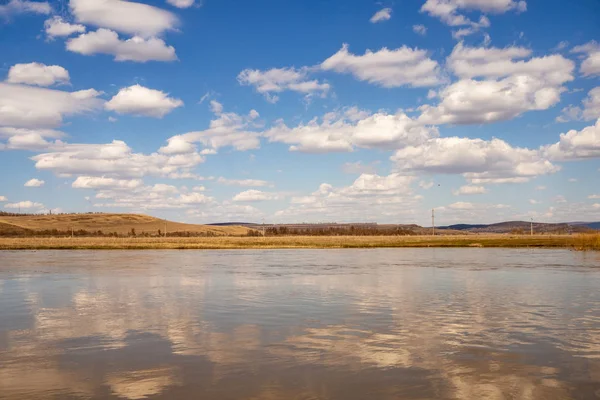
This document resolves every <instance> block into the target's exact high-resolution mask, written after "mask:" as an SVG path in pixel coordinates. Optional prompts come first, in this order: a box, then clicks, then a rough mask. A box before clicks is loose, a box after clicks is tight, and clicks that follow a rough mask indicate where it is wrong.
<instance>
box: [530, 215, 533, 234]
mask: <svg viewBox="0 0 600 400" xmlns="http://www.w3.org/2000/svg"><path fill="white" fill-rule="evenodd" d="M530 234H531V236H533V218H531V230H530Z"/></svg>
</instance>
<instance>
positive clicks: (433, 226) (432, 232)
mask: <svg viewBox="0 0 600 400" xmlns="http://www.w3.org/2000/svg"><path fill="white" fill-rule="evenodd" d="M431 236H435V209H434V208H432V209H431Z"/></svg>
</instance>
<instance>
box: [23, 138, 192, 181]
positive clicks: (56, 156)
mask: <svg viewBox="0 0 600 400" xmlns="http://www.w3.org/2000/svg"><path fill="white" fill-rule="evenodd" d="M31 159H32V160H34V161H35V166H36V168H37V169H39V170H48V171H52V172H54V173H55V174H58V175H61V176H71V175H89V176H101V177H103V176H106V177H112V178H139V177H143V176H146V175H154V176H165V177H171V178H180V177H192V175H191V174H190V170H191V168H193V167H195V166H197V165H198V164H200V163H202V162H204V157H202V156H201V155H200V154H198V153H189V154H177V155H173V156H171V155H166V154H159V153H152V154H148V155H146V154H141V153H134V152H133V151H132V150H131V148H130V147H129V146H127V144H126V143H125V142H123V141H120V140H114V141H112V143H107V144H62V145H60V146H55V148H53V149H52V151H50V152H47V153H42V154H38V155H36V156H34V157H32V158H31Z"/></svg>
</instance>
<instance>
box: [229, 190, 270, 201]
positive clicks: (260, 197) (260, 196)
mask: <svg viewBox="0 0 600 400" xmlns="http://www.w3.org/2000/svg"><path fill="white" fill-rule="evenodd" d="M277 198H278V196H277V194H276V193H269V192H262V191H260V190H255V189H250V190H246V191H244V192H240V193H238V194H236V195H235V196H233V201H236V202H245V201H248V202H250V201H264V200H276V199H277Z"/></svg>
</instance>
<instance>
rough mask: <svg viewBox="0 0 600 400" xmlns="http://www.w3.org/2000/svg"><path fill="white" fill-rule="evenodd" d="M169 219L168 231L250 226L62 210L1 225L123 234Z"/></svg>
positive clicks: (236, 230) (154, 228)
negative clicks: (65, 211) (69, 212)
mask: <svg viewBox="0 0 600 400" xmlns="http://www.w3.org/2000/svg"><path fill="white" fill-rule="evenodd" d="M165 222H166V223H167V231H168V232H201V233H208V232H212V233H214V234H216V235H245V234H246V233H247V232H248V228H245V227H243V226H209V225H194V224H182V223H179V222H171V221H165V220H163V219H158V218H154V217H150V216H148V215H141V214H61V215H27V216H19V217H7V216H0V229H10V228H12V229H16V230H18V229H30V230H34V231H43V230H52V229H56V230H59V231H70V230H71V228H72V229H74V230H76V231H77V230H84V231H90V232H92V231H93V232H96V231H102V232H104V233H106V234H108V233H112V232H117V233H118V234H120V235H123V234H127V233H129V232H131V229H132V228H133V229H135V231H136V233H137V234H143V233H145V232H147V233H150V234H156V233H157V232H158V230H159V229H160V230H161V231H163V232H164V230H165Z"/></svg>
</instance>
